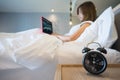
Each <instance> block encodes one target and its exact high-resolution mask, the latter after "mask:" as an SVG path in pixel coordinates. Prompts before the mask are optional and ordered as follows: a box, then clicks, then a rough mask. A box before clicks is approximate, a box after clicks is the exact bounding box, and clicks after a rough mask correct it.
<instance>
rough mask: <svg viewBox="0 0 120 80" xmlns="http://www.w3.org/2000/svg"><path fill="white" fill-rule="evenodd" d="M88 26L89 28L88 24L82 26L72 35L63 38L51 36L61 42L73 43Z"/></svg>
mask: <svg viewBox="0 0 120 80" xmlns="http://www.w3.org/2000/svg"><path fill="white" fill-rule="evenodd" d="M88 26H90V23H85V24H83V25H82V26H81V27H80V28H79V29H78V30H77V31H76V32H75V33H74V34H72V35H70V36H64V35H59V34H53V35H54V36H56V37H57V38H59V39H61V40H62V41H63V42H68V41H74V40H76V39H77V38H78V37H79V36H80V35H81V34H82V33H83V32H84V30H85V29H86V28H87V27H88Z"/></svg>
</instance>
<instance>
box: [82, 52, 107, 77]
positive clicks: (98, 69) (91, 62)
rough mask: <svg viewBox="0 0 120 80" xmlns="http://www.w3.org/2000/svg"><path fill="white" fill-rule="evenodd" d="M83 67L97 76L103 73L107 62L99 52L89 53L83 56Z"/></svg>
mask: <svg viewBox="0 0 120 80" xmlns="http://www.w3.org/2000/svg"><path fill="white" fill-rule="evenodd" d="M83 66H84V68H85V69H86V70H87V71H88V72H90V73H92V74H96V75H97V74H100V73H102V72H104V71H105V69H106V67H107V61H106V58H105V57H104V56H103V55H102V54H101V53H100V52H97V51H90V52H88V53H87V54H85V55H84V58H83Z"/></svg>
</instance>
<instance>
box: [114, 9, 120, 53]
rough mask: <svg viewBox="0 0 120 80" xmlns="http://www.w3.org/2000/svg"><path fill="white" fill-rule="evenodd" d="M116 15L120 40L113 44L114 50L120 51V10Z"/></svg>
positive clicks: (119, 38)
mask: <svg viewBox="0 0 120 80" xmlns="http://www.w3.org/2000/svg"><path fill="white" fill-rule="evenodd" d="M114 13H115V26H116V29H117V33H118V39H117V41H116V42H115V43H114V44H113V46H112V49H115V50H118V51H120V8H119V9H118V10H116V11H115V12H114Z"/></svg>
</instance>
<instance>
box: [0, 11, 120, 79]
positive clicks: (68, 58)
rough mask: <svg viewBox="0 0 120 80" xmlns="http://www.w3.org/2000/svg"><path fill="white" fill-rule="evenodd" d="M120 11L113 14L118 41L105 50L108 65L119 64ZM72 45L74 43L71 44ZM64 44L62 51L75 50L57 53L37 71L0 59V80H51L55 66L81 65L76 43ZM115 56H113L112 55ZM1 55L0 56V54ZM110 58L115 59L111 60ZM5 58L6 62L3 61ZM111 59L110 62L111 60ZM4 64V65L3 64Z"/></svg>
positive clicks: (8, 59) (9, 60)
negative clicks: (64, 49)
mask: <svg viewBox="0 0 120 80" xmlns="http://www.w3.org/2000/svg"><path fill="white" fill-rule="evenodd" d="M119 22H120V9H118V10H117V12H116V13H115V24H116V28H117V32H118V39H117V41H116V42H115V43H114V44H113V46H112V47H111V49H110V48H107V51H108V53H109V54H108V55H105V56H110V57H107V60H108V62H109V63H110V64H112V63H116V64H118V63H120V59H119V58H120V45H119V44H120V35H119V33H120V23H119ZM73 43H74V42H73ZM73 43H66V44H64V46H63V47H61V48H59V50H60V49H62V48H64V47H66V46H68V47H67V48H66V50H67V51H69V50H70V49H73V48H69V46H71V45H72V46H74V47H75V49H73V50H72V51H70V53H68V52H66V51H62V52H59V51H58V54H57V55H55V56H56V57H55V58H54V59H52V60H50V61H49V62H47V64H44V65H43V66H40V67H39V68H37V69H34V70H30V69H28V68H26V67H25V66H23V65H20V64H16V63H15V62H13V61H12V60H11V59H10V58H7V57H0V80H53V79H54V74H55V70H56V65H57V64H81V60H82V59H81V58H82V56H80V55H79V53H80V50H79V45H80V44H78V43H76V42H75V43H74V44H73ZM76 50H78V51H77V53H76V54H73V53H74V51H76ZM113 54H115V55H113ZM0 55H1V54H0ZM112 56H114V57H116V58H115V59H112ZM4 58H6V59H7V60H4ZM111 59H112V60H111ZM4 63H5V64H4Z"/></svg>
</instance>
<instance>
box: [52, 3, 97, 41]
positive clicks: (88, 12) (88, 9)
mask: <svg viewBox="0 0 120 80" xmlns="http://www.w3.org/2000/svg"><path fill="white" fill-rule="evenodd" d="M77 15H78V18H79V20H80V22H81V23H80V25H79V26H74V27H72V28H71V30H70V32H69V33H68V34H67V35H60V34H56V33H53V35H54V36H56V37H57V38H59V39H60V40H62V41H63V42H68V41H74V40H76V39H77V38H78V37H79V36H80V35H81V34H82V33H83V31H84V30H85V29H86V28H87V27H89V26H90V25H91V23H92V22H93V21H94V20H95V19H96V8H95V5H94V4H93V3H92V2H90V1H88V2H84V3H83V4H81V5H79V6H78V8H77Z"/></svg>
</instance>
